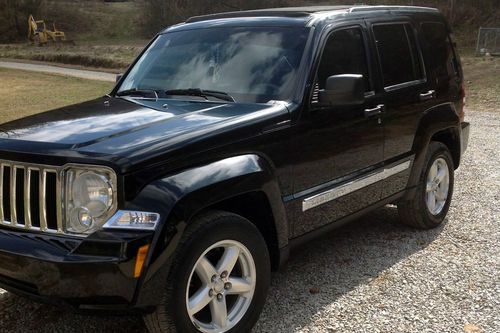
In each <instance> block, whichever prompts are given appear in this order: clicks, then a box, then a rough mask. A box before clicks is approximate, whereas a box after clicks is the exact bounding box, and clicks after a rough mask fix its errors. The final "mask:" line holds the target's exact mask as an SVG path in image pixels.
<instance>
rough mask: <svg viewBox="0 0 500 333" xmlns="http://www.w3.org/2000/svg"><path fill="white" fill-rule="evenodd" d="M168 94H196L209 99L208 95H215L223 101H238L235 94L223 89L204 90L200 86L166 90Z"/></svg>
mask: <svg viewBox="0 0 500 333" xmlns="http://www.w3.org/2000/svg"><path fill="white" fill-rule="evenodd" d="M165 94H166V95H171V96H173V95H179V96H196V97H203V98H205V99H206V100H208V97H215V98H218V99H221V100H223V101H228V102H233V103H234V102H236V100H235V99H234V98H233V96H231V95H229V94H228V93H226V92H223V91H215V90H203V89H200V88H191V89H172V90H167V91H165Z"/></svg>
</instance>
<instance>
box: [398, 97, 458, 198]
mask: <svg viewBox="0 0 500 333" xmlns="http://www.w3.org/2000/svg"><path fill="white" fill-rule="evenodd" d="M446 130H450V131H452V132H453V133H454V134H455V135H457V138H458V140H460V119H459V117H458V115H457V113H456V111H455V107H454V105H453V104H452V103H444V104H439V105H436V106H434V107H432V108H430V109H427V110H426V111H425V112H424V113H423V115H422V117H421V118H420V121H419V124H418V127H417V131H416V134H415V139H414V141H413V147H412V151H413V152H414V153H415V158H414V160H413V165H412V171H411V173H410V178H409V179H408V185H407V188H410V189H414V188H415V187H416V186H418V185H419V178H420V174H421V172H422V168H423V167H424V163H425V157H426V154H427V147H428V145H429V143H430V142H431V139H432V137H433V136H434V135H435V134H436V133H439V132H441V131H446ZM412 193H413V191H408V193H407V194H406V196H405V197H406V198H411V197H412Z"/></svg>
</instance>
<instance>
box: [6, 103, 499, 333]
mask: <svg viewBox="0 0 500 333" xmlns="http://www.w3.org/2000/svg"><path fill="white" fill-rule="evenodd" d="M467 118H468V119H467V120H468V121H470V122H471V123H472V125H471V126H472V127H471V138H470V144H469V149H468V151H467V152H466V154H465V156H464V160H463V162H462V166H461V168H460V169H459V170H458V171H457V172H456V184H455V192H454V198H453V202H452V205H451V208H450V212H449V214H448V218H447V221H446V222H445V223H444V225H442V226H441V227H440V228H437V229H434V230H430V231H420V230H414V229H411V228H408V227H405V226H403V225H401V224H400V223H399V221H398V215H397V211H396V208H395V207H394V206H388V207H385V208H383V209H381V210H378V211H376V212H373V213H371V214H369V215H368V216H365V217H363V218H361V219H360V220H358V221H356V222H354V223H352V224H350V225H348V226H345V227H343V228H341V229H338V230H336V231H334V232H332V233H330V234H326V235H325V236H323V237H322V238H320V239H318V240H316V241H314V242H311V243H309V244H306V245H304V246H302V247H300V248H299V249H297V250H296V251H294V253H293V254H292V257H291V261H290V262H289V264H288V265H287V267H286V268H285V269H284V270H282V271H281V272H279V273H276V274H275V275H274V276H273V281H272V286H271V290H270V293H269V297H268V301H267V304H266V307H265V309H264V312H263V313H262V316H261V318H260V320H259V322H258V323H257V325H256V327H255V329H254V332H283V333H289V332H302V333H315V332H321V333H323V332H360V333H362V332H370V333H373V332H418V333H424V332H429V333H434V332H500V315H499V313H500V312H499V309H500V278H499V277H500V253H499V251H500V224H499V222H500V205H499V203H500V200H499V199H500V198H499V197H500V167H499V166H500V157H499V156H500V135H499V133H500V113H477V112H470V113H469V114H468V116H467ZM0 331H1V332H23V333H29V332H50V333H53V332H65V333H66V332H112V331H120V332H145V329H144V326H143V324H142V321H141V319H140V318H138V317H132V316H122V317H110V316H106V317H91V316H84V315H77V314H73V313H71V312H69V311H68V310H67V309H62V308H58V307H53V306H49V305H41V304H38V303H35V302H32V301H29V300H26V299H23V298H20V297H17V296H15V295H13V294H10V293H7V292H5V291H4V290H1V289H0Z"/></svg>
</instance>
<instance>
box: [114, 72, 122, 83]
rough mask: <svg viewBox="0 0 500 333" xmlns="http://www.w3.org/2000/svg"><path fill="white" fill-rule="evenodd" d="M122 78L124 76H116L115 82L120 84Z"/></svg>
mask: <svg viewBox="0 0 500 333" xmlns="http://www.w3.org/2000/svg"><path fill="white" fill-rule="evenodd" d="M122 77H123V74H116V79H115V82H116V83H118V82H120V80H121V79H122Z"/></svg>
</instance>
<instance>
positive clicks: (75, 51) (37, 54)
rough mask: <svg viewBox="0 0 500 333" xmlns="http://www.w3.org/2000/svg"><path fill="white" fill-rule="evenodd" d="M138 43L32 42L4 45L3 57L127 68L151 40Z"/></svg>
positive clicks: (2, 46)
mask: <svg viewBox="0 0 500 333" xmlns="http://www.w3.org/2000/svg"><path fill="white" fill-rule="evenodd" d="M137 43H138V45H96V44H94V43H90V42H79V43H77V45H76V46H71V45H62V46H55V45H49V46H43V47H37V46H33V45H31V44H29V43H22V44H3V45H1V44H0V58H7V59H23V60H37V61H45V62H54V63H60V64H69V65H78V66H85V67H93V68H97V69H99V68H104V69H116V70H117V71H123V70H124V69H125V68H126V67H127V66H128V65H129V64H130V63H131V62H132V61H133V60H134V58H135V57H136V56H137V55H138V54H139V53H140V51H141V50H142V49H143V47H144V45H146V43H147V41H139V42H137Z"/></svg>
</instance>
